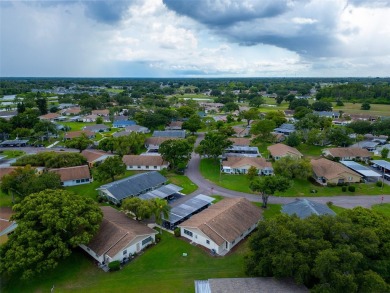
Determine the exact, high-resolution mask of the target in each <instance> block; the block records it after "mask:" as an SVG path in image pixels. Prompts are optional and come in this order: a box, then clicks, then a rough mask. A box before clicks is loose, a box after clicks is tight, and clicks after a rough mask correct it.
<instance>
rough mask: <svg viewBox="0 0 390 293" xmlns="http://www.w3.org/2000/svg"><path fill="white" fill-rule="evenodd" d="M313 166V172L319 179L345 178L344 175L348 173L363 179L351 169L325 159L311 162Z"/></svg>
mask: <svg viewBox="0 0 390 293" xmlns="http://www.w3.org/2000/svg"><path fill="white" fill-rule="evenodd" d="M311 166H312V168H313V172H314V173H315V174H316V176H317V177H324V178H326V179H328V180H329V179H333V178H337V177H339V176H341V177H344V176H343V175H342V174H343V173H348V174H351V175H354V176H358V177H362V176H361V175H359V174H358V173H356V172H354V171H352V170H351V169H349V168H347V167H345V166H343V165H342V164H340V163H336V162H333V161H330V160H327V159H324V158H321V159H318V160H311Z"/></svg>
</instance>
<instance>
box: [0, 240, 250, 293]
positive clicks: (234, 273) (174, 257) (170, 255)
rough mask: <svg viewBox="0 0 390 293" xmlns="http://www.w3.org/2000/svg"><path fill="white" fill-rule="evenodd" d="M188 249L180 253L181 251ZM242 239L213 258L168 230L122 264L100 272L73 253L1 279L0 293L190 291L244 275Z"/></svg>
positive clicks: (79, 255)
mask: <svg viewBox="0 0 390 293" xmlns="http://www.w3.org/2000/svg"><path fill="white" fill-rule="evenodd" d="M184 252H185V253H187V256H186V257H183V256H182V255H183V253H184ZM246 252H247V244H246V241H244V242H243V243H241V244H239V245H238V247H237V248H236V249H235V250H234V252H233V253H232V254H229V255H227V256H225V257H212V256H210V254H209V253H208V252H205V251H204V250H203V249H201V248H200V247H196V246H193V245H190V244H189V243H188V242H186V241H184V240H182V239H177V238H175V237H174V236H173V235H170V234H168V233H164V234H163V239H162V241H161V242H160V243H159V244H157V245H156V246H153V247H151V248H149V249H148V250H147V251H146V252H145V253H144V254H142V255H141V256H139V257H137V258H136V259H135V260H134V261H133V262H131V263H129V264H128V265H126V266H125V267H124V268H123V269H122V270H121V271H119V272H114V273H104V272H103V271H102V270H99V269H98V268H97V267H96V266H94V265H93V260H92V259H91V258H90V257H89V256H87V255H86V254H85V253H82V252H80V251H76V252H74V253H73V254H72V255H71V256H70V257H69V258H68V259H66V260H64V261H63V262H61V264H60V265H59V267H58V268H56V269H55V270H53V271H50V272H48V273H46V274H45V275H44V276H42V277H39V278H36V279H33V280H31V281H28V282H21V281H19V280H18V279H16V280H11V281H8V282H3V283H2V288H1V290H0V291H1V292H49V291H50V289H51V288H52V286H53V284H54V286H55V292H64V291H78V292H150V293H153V292H194V280H204V279H209V278H233V277H235V278H237V277H244V276H245V275H244V266H243V256H244V254H245V253H246Z"/></svg>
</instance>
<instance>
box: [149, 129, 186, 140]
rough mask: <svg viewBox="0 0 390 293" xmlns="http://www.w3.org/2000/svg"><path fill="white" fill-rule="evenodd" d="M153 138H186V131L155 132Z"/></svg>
mask: <svg viewBox="0 0 390 293" xmlns="http://www.w3.org/2000/svg"><path fill="white" fill-rule="evenodd" d="M153 137H170V138H185V137H186V131H185V130H162V131H160V130H155V131H154V132H153Z"/></svg>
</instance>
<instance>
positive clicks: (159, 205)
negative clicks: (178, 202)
mask: <svg viewBox="0 0 390 293" xmlns="http://www.w3.org/2000/svg"><path fill="white" fill-rule="evenodd" d="M152 209H153V214H154V217H155V219H156V223H157V224H159V225H160V233H161V234H162V228H161V226H162V219H163V218H165V219H167V218H168V217H169V211H170V210H171V207H170V206H169V205H168V202H167V201H166V200H165V199H161V198H154V199H152Z"/></svg>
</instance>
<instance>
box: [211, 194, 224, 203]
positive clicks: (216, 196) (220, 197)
mask: <svg viewBox="0 0 390 293" xmlns="http://www.w3.org/2000/svg"><path fill="white" fill-rule="evenodd" d="M211 197H213V198H215V199H214V200H213V202H212V203H217V202H219V201H221V200H223V199H224V198H225V197H224V196H222V195H216V194H214V195H211Z"/></svg>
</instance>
